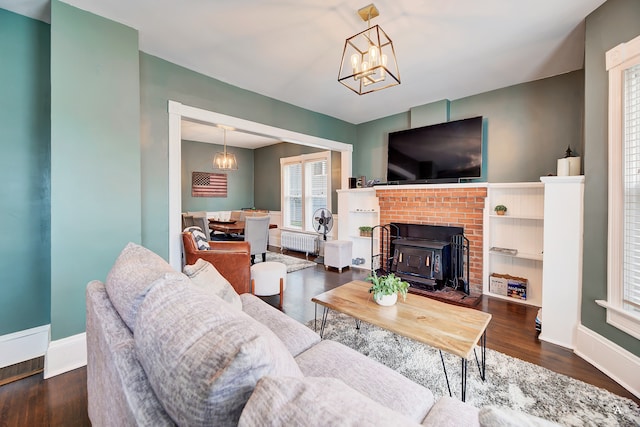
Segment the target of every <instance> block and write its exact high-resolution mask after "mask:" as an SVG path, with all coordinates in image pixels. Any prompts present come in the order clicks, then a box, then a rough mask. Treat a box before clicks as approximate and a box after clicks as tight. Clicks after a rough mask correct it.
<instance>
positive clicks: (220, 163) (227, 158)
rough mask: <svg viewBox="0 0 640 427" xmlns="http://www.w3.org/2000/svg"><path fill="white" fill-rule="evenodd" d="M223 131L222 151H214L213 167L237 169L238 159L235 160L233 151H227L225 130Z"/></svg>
mask: <svg viewBox="0 0 640 427" xmlns="http://www.w3.org/2000/svg"><path fill="white" fill-rule="evenodd" d="M223 131H224V151H223V152H222V153H220V152H218V153H216V155H215V157H214V158H213V167H214V169H220V170H232V171H236V170H238V161H237V160H236V155H235V154H233V153H227V130H226V129H223Z"/></svg>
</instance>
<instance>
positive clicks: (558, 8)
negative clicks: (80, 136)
mask: <svg viewBox="0 0 640 427" xmlns="http://www.w3.org/2000/svg"><path fill="white" fill-rule="evenodd" d="M604 1H605V0H536V1H514V0H484V1H478V0H430V1H417V0H376V1H375V5H376V6H377V8H378V9H379V10H380V16H379V17H378V18H375V19H374V20H373V21H372V23H373V24H379V25H380V26H381V27H382V28H383V29H384V30H385V32H386V33H387V34H388V35H389V37H390V38H391V39H392V40H393V43H394V47H395V50H396V53H397V58H398V65H399V68H400V77H401V80H402V84H401V85H400V86H394V87H391V88H388V89H385V90H382V91H380V92H375V93H371V94H367V95H363V96H358V95H356V94H355V93H353V92H351V91H350V90H348V89H347V88H346V87H344V86H342V85H341V84H339V83H338V82H337V76H338V68H339V65H340V60H341V55H342V49H343V47H344V41H345V39H346V38H347V37H349V36H352V35H354V34H356V33H358V32H360V31H362V30H364V29H365V28H366V24H365V23H364V22H363V21H362V20H361V19H360V17H359V16H358V15H357V13H356V11H357V10H358V9H359V8H361V7H363V6H365V5H367V4H368V3H369V0H347V1H338V0H280V1H274V0H237V1H223V0H209V1H203V0H181V1H175V0H135V1H131V0H108V1H104V0H66V3H69V4H71V5H74V6H76V7H78V8H80V9H84V10H87V11H90V12H92V13H95V14H98V15H101V16H104V17H106V18H109V19H111V20H114V21H117V22H120V23H123V24H125V25H128V26H130V27H133V28H135V29H137V30H138V31H139V40H140V50H142V51H144V52H146V53H149V54H151V55H154V56H157V57H160V58H163V59H166V60H168V61H170V62H173V63H176V64H179V65H181V66H184V67H187V68H189V69H192V70H195V71H198V72H200V73H202V74H205V75H208V76H211V77H214V78H216V79H219V80H221V81H224V82H227V83H230V84H232V85H234V86H238V87H241V88H245V89H248V90H251V91H253V92H257V93H260V94H263V95H266V96H270V97H273V98H276V99H278V100H281V101H284V102H288V103H291V104H293V105H296V106H299V107H303V108H307V109H309V110H312V111H316V112H320V113H324V114H327V115H329V116H332V117H336V118H339V119H342V120H345V121H347V122H350V123H354V124H358V123H362V122H366V121H370V120H374V119H377V118H380V117H385V116H389V115H392V114H396V113H401V112H406V111H408V110H409V109H410V108H412V107H415V106H419V105H424V104H427V103H430V102H434V101H439V100H441V99H450V100H454V99H459V98H462V97H466V96H470V95H474V94H478V93H482V92H487V91H490V90H493V89H498V88H502V87H506V86H510V85H514V84H518V83H522V82H527V81H532V80H537V79H540V78H544V77H549V76H553V75H557V74H562V73H566V72H569V71H573V70H577V69H580V68H582V67H583V62H584V18H585V17H586V16H587V15H588V14H589V13H590V12H592V11H593V10H594V9H596V8H597V7H598V6H600V5H601V4H602V3H604ZM0 7H2V8H5V9H9V10H13V11H16V12H18V13H22V14H25V15H29V16H33V17H36V18H38V19H42V20H48V19H47V17H46V16H47V14H48V2H47V1H46V0H0Z"/></svg>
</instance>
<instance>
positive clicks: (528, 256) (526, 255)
mask: <svg viewBox="0 0 640 427" xmlns="http://www.w3.org/2000/svg"><path fill="white" fill-rule="evenodd" d="M489 253H490V254H491V255H498V256H505V257H510V258H521V259H530V260H533V261H542V254H530V253H526V252H518V253H517V254H515V255H512V254H508V253H503V252H497V251H489Z"/></svg>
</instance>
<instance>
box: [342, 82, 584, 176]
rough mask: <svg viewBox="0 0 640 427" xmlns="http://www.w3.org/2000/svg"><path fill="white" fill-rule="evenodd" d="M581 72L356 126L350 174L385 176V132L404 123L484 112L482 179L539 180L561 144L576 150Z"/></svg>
mask: <svg viewBox="0 0 640 427" xmlns="http://www.w3.org/2000/svg"><path fill="white" fill-rule="evenodd" d="M583 106H584V73H583V72H582V71H574V72H572V73H567V74H563V75H560V76H556V77H551V78H547V79H542V80H537V81H534V82H530V83H523V84H519V85H515V86H510V87H506V88H503V89H498V90H494V91H491V92H486V93H482V94H479V95H475V96H470V97H467V98H461V99H457V100H454V101H450V102H447V101H438V102H435V103H433V104H427V105H423V106H418V107H415V108H412V109H411V111H409V112H407V113H401V114H396V115H394V116H389V117H385V118H382V119H379V120H374V121H371V122H367V123H363V124H360V125H358V144H357V145H356V146H355V148H354V156H353V157H354V162H353V174H354V176H360V175H365V176H367V177H368V178H380V179H381V180H382V181H385V180H386V165H387V137H388V134H389V132H395V131H398V130H402V129H409V128H410V127H417V126H426V125H428V124H434V123H441V122H442V121H446V117H449V118H450V120H459V119H464V118H468V117H474V116H483V117H484V126H485V129H484V131H485V135H484V144H485V145H484V148H485V149H486V152H485V153H483V154H484V156H485V157H484V160H485V165H484V169H485V177H486V178H485V180H488V181H489V182H526V181H534V182H535V181H539V180H540V177H541V176H545V175H547V174H549V173H553V174H555V172H556V160H557V159H558V158H560V157H563V156H564V153H565V150H566V149H567V145H569V144H571V148H572V150H574V151H576V152H577V153H578V154H581V153H582V151H583V150H582V139H583V138H582V124H583V120H582V114H583Z"/></svg>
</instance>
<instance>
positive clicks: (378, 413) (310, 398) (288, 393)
mask: <svg viewBox="0 0 640 427" xmlns="http://www.w3.org/2000/svg"><path fill="white" fill-rule="evenodd" d="M389 398H392V397H391V396H389ZM319 420H321V421H319ZM300 425H326V426H373V425H376V426H416V427H417V426H419V424H418V423H417V422H415V421H412V420H410V419H409V418H407V417H405V416H404V415H403V414H401V413H399V412H396V411H393V410H391V409H389V408H386V407H384V406H382V405H380V404H379V403H377V402H374V401H373V400H372V399H370V398H369V397H367V396H365V395H363V394H361V393H359V392H357V391H355V390H354V389H352V388H351V387H349V386H348V385H347V384H345V383H344V382H342V381H340V380H338V379H336V378H321V377H304V378H291V377H290V378H287V377H272V376H268V377H263V378H262V379H261V380H260V381H258V384H257V385H256V389H255V390H254V392H253V393H252V394H251V397H250V398H249V401H248V402H247V405H246V406H245V407H244V410H243V411H242V415H241V416H240V422H239V423H238V426H239V427H244V426H246V427H248V426H271V427H276V426H282V427H285V426H300Z"/></svg>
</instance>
